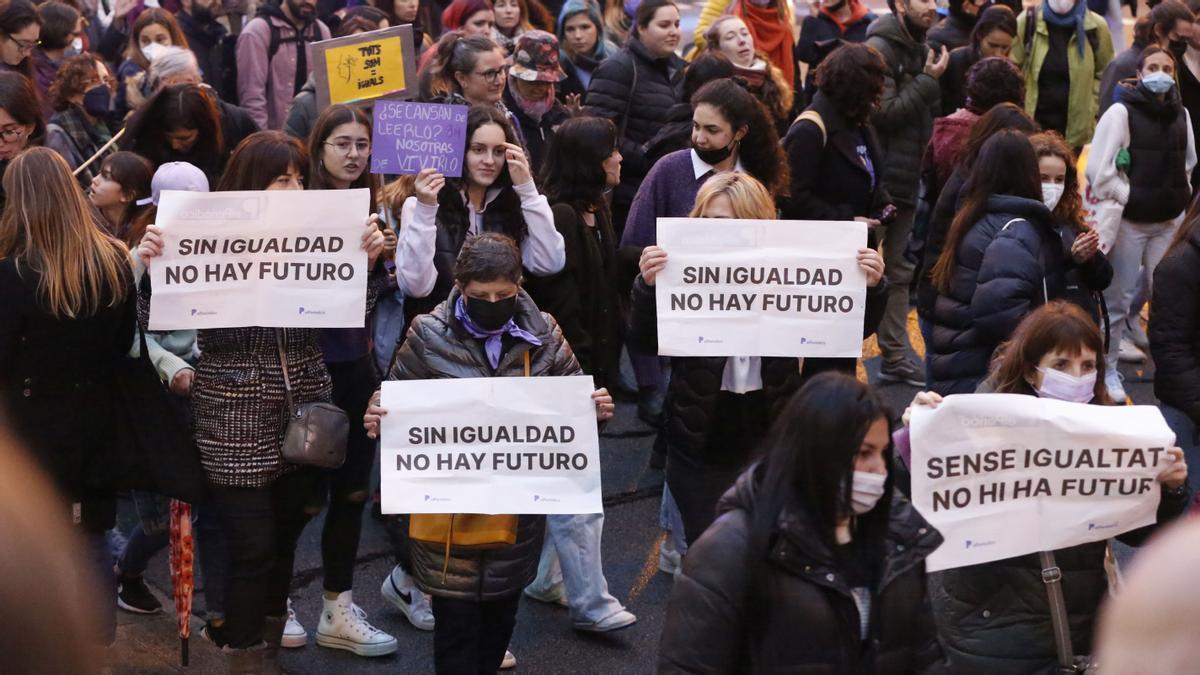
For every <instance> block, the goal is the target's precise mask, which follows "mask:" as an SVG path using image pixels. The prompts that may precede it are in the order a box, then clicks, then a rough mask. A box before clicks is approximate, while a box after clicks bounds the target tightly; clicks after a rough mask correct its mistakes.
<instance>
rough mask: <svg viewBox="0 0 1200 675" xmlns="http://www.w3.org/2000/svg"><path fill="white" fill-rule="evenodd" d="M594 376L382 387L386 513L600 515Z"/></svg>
mask: <svg viewBox="0 0 1200 675" xmlns="http://www.w3.org/2000/svg"><path fill="white" fill-rule="evenodd" d="M593 390H594V387H593V386H592V378H591V377H482V378H465V379H448V380H410V381H403V382H384V383H383V407H384V408H385V409H386V410H387V411H388V414H387V415H384V417H383V422H382V423H381V425H380V453H379V462H380V467H381V468H380V472H381V474H382V476H381V481H380V482H381V486H382V493H383V504H382V508H383V512H384V513H487V514H497V513H516V514H529V513H600V512H601V511H602V510H603V505H602V503H601V492H600V437H599V432H598V431H597V429H596V405H595V403H594V402H593V401H592V399H591V396H592V391H593Z"/></svg>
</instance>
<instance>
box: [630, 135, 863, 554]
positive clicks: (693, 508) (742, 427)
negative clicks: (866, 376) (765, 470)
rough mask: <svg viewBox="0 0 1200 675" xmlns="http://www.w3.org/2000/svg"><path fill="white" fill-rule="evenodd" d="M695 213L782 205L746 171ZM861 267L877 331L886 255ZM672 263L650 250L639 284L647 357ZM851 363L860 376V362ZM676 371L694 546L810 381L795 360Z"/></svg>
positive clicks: (670, 452) (700, 361)
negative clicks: (658, 283)
mask: <svg viewBox="0 0 1200 675" xmlns="http://www.w3.org/2000/svg"><path fill="white" fill-rule="evenodd" d="M772 133H773V130H772ZM689 215H690V217H692V218H741V219H762V220H769V219H772V218H774V217H775V202H774V201H773V200H772V199H771V195H770V193H768V192H767V189H766V188H765V187H763V185H762V183H759V182H758V181H757V180H755V179H754V178H752V177H750V176H749V175H747V174H744V173H740V172H736V171H735V172H728V173H722V174H718V175H717V176H714V177H713V178H711V179H709V180H708V182H707V183H705V184H704V187H702V188H700V193H699V194H698V195H696V206H695V207H694V208H693V209H692V212H691V214H689ZM858 264H859V267H860V268H862V270H863V272H865V273H866V275H867V289H868V290H867V298H868V299H867V303H868V309H867V318H866V319H865V326H864V327H865V330H866V331H867V332H868V334H869V333H870V332H874V329H875V326H876V325H878V323H879V317H880V314H881V313H882V311H883V300H884V297H885V296H884V294H883V293H882V292H881V291H882V290H883V287H882V286H881V285H880V280H881V279H882V277H883V260H882V258H881V257H880V255H879V252H878V251H875V250H874V249H870V248H862V249H859V251H858ZM666 265H667V252H666V251H664V250H663V249H661V248H659V247H657V246H647V247H646V249H645V251H643V252H642V257H641V262H640V267H641V275H640V276H639V277H638V278H637V280H636V281H635V282H634V285H633V311H632V313H631V316H630V341H631V344H633V345H634V346H636V347H637V348H638V349H640V350H641V351H643V353H646V354H657V353H658V325H657V315H658V312H657V307H656V306H655V294H654V281H655V278H656V277H657V275H658V273H659V272H661V271H662V270H663V268H664V267H666ZM814 361H815V362H818V363H821V362H824V365H823V366H821V368H822V369H825V368H828V367H830V366H833V367H837V366H838V365H839V363H838V362H839V361H840V360H839V359H808V360H807V361H806V365H807V364H808V363H809V362H814ZM848 365H850V372H853V365H852V364H848ZM808 367H809V368H810V369H811V366H808ZM671 369H672V375H671V383H670V385H669V386H670V389H669V391H668V395H667V401H668V405H667V408H666V411H665V412H666V422H665V426H664V432H663V433H665V434H666V437H667V456H668V457H669V458H670V461H669V462H668V463H667V484H668V486H669V487H670V489H671V494H672V495H673V496H674V498H675V501H676V503H677V504H678V506H679V512H680V515H681V516H682V517H683V525H684V530H685V532H684V534H685V536H686V539H687V542H688V543H689V544H690V543H691V542H694V541H695V540H696V539H698V538H699V537H700V534H701V533H703V532H704V529H705V528H706V527H708V526H709V524H710V523H712V521H713V518H714V517H716V506H717V500H718V499H720V497H721V494H722V493H724V492H725V490H726V489H728V488H729V486H730V485H732V484H733V481H734V480H735V479H736V478H737V476H738V474H739V473H741V471H742V470H743V469H744V468H745V467H746V465H747V464H748V463H749V462H750V460H751V458H752V453H753V451H754V449H755V448H756V447H757V445H758V442H759V441H760V440H761V439H762V435H763V431H764V430H765V429H766V428H767V426H768V425H769V423H770V422H771V420H772V419H774V413H776V412H778V410H779V408H780V407H781V403H782V401H783V400H785V399H786V398H787V397H788V396H790V395H791V394H792V393H793V392H795V391H796V389H798V388H799V386H800V384H801V382H802V377H803V376H802V374H801V371H800V363H799V360H798V359H795V358H775V357H763V358H758V357H731V358H725V357H673V358H672V359H671Z"/></svg>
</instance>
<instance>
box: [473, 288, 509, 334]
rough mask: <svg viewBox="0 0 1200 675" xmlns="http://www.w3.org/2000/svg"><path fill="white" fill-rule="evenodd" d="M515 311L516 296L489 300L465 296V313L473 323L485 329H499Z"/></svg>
mask: <svg viewBox="0 0 1200 675" xmlns="http://www.w3.org/2000/svg"><path fill="white" fill-rule="evenodd" d="M516 313H517V296H515V295H514V296H512V297H511V298H504V299H501V300H497V301H495V302H489V301H487V300H484V299H483V298H471V297H468V298H467V314H468V315H470V317H471V320H472V321H474V322H475V325H477V326H479V327H480V328H482V329H483V330H486V331H494V330H500V329H501V328H503V327H504V324H506V323H508V322H509V321H510V320H512V318H513V316H514V315H515V314H516Z"/></svg>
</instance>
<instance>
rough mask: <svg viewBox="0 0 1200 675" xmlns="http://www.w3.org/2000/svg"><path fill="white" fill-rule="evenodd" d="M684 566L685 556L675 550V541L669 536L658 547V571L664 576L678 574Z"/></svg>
mask: <svg viewBox="0 0 1200 675" xmlns="http://www.w3.org/2000/svg"><path fill="white" fill-rule="evenodd" d="M682 566H683V555H681V554H680V553H679V551H678V550H676V548H675V540H674V539H672V538H671V535H670V534H668V535H667V538H666V539H664V540H663V543H662V545H661V546H659V547H658V571H659V572H662V573H663V574H671V575H674V574H677V573H678V572H679V569H680V568H681V567H682Z"/></svg>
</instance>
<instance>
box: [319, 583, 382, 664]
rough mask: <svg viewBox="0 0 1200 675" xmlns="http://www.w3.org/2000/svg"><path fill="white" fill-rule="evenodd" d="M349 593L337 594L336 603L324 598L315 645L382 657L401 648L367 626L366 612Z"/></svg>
mask: <svg viewBox="0 0 1200 675" xmlns="http://www.w3.org/2000/svg"><path fill="white" fill-rule="evenodd" d="M351 593H352V592H351V591H345V592H344V593H339V594H338V596H337V599H335V600H330V599H329V598H323V600H324V602H325V607H324V609H322V610H321V623H320V624H319V625H318V626H317V644H319V645H321V646H322V647H329V648H331V649H344V650H346V651H348V652H354V653H355V654H358V655H359V656H384V655H386V654H391V653H392V652H394V651H396V649H398V648H399V647H400V644H399V643H398V642H396V638H394V637H392V636H391V635H388V634H387V633H385V632H383V631H381V630H379V629H378V628H376V627H374V626H372V625H371V624H369V623H367V613H366V612H364V611H363V610H362V608H361V607H359V606H358V605H356V604H354V600H353V598H352V597H351Z"/></svg>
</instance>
